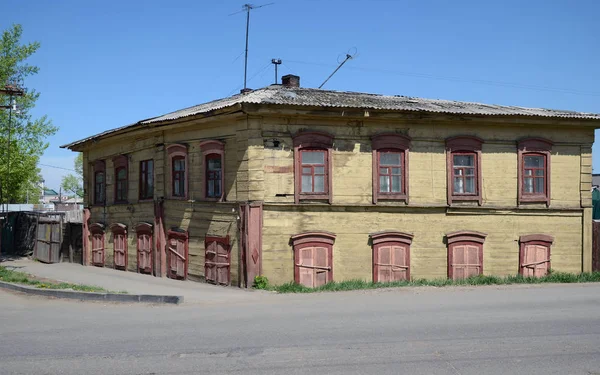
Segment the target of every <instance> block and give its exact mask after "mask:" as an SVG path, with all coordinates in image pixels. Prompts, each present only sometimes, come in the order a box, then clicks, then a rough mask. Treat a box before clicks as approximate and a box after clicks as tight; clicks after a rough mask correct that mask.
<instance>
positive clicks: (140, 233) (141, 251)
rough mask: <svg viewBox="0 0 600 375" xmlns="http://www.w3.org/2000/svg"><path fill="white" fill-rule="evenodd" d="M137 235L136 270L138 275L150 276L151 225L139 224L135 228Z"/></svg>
mask: <svg viewBox="0 0 600 375" xmlns="http://www.w3.org/2000/svg"><path fill="white" fill-rule="evenodd" d="M135 231H136V233H137V270H138V272H139V273H146V274H149V275H151V274H152V243H153V242H152V241H153V238H152V224H149V223H140V224H138V225H137V226H136V227H135Z"/></svg>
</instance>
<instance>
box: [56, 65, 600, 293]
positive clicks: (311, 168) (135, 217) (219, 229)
mask: <svg viewBox="0 0 600 375" xmlns="http://www.w3.org/2000/svg"><path fill="white" fill-rule="evenodd" d="M299 81H300V79H299V77H297V76H291V75H288V76H285V77H283V84H282V85H272V86H269V87H265V88H261V89H258V90H253V91H249V92H244V93H241V94H237V95H234V96H231V97H228V98H225V99H220V100H215V101H212V102H208V103H205V104H200V105H197V106H194V107H190V108H186V109H182V110H178V111H175V112H172V113H168V114H166V115H163V116H159V117H154V118H150V119H147V120H142V121H139V122H137V123H135V124H132V125H128V126H124V127H120V128H117V129H113V130H107V131H105V132H103V133H100V134H97V135H94V136H91V137H89V138H86V139H83V140H80V141H77V142H73V143H71V144H68V145H65V146H63V147H67V148H69V149H71V150H73V151H79V152H83V160H84V186H85V197H84V204H85V206H86V207H87V208H88V210H89V212H88V213H87V215H88V216H87V218H89V219H87V220H86V227H85V230H84V233H85V237H84V238H85V241H84V244H85V246H86V251H85V261H86V263H87V264H93V265H96V266H109V267H115V268H117V269H122V270H127V271H134V272H136V271H137V272H141V273H149V274H154V275H157V276H168V277H172V278H180V279H185V278H188V277H189V278H194V279H203V280H206V281H209V282H212V283H217V284H233V285H240V286H251V285H252V281H253V278H254V276H256V275H258V274H262V275H265V276H267V277H268V278H269V280H270V281H271V282H272V283H274V284H281V283H285V282H290V281H296V282H298V283H301V284H304V285H307V286H318V285H322V284H324V283H326V282H328V281H331V280H336V281H341V280H349V279H366V280H374V281H391V280H401V279H409V278H438V277H450V278H454V279H457V278H463V277H468V276H471V275H480V274H487V275H512V274H517V273H520V274H523V275H526V276H541V275H544V274H545V273H546V272H547V271H548V269H550V267H552V269H555V270H558V271H568V272H581V271H590V270H591V262H592V256H591V254H592V236H591V230H592V196H591V185H592V167H591V163H592V156H591V155H592V151H591V147H592V143H593V142H594V129H596V128H598V127H600V115H597V114H590V113H579V112H572V111H558V110H548V109H535V108H523V107H514V106H500V105H487V104H478V103H467V102H456V101H447V100H432V99H421V98H412V97H403V96H382V95H372V94H365V93H355V92H337V91H325V90H318V89H310V88H301V87H299Z"/></svg>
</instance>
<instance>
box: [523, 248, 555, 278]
mask: <svg viewBox="0 0 600 375" xmlns="http://www.w3.org/2000/svg"><path fill="white" fill-rule="evenodd" d="M523 251H524V254H523V264H521V273H522V274H523V276H525V277H542V276H546V275H547V274H548V266H549V264H550V249H549V247H547V246H542V245H525V248H524V250H523Z"/></svg>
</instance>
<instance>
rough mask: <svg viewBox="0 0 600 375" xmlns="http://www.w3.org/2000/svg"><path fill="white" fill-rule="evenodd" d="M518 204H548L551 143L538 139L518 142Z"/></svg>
mask: <svg viewBox="0 0 600 375" xmlns="http://www.w3.org/2000/svg"><path fill="white" fill-rule="evenodd" d="M517 148H518V158H519V187H518V191H519V194H518V195H519V203H521V202H543V203H546V204H547V205H549V204H550V151H552V142H551V141H549V140H546V139H540V138H528V139H523V140H521V141H519V143H518V145H517Z"/></svg>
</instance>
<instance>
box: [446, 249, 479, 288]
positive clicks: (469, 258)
mask: <svg viewBox="0 0 600 375" xmlns="http://www.w3.org/2000/svg"><path fill="white" fill-rule="evenodd" d="M449 255H450V262H451V263H450V275H449V276H450V277H451V278H452V279H453V280H458V279H466V278H469V277H471V276H477V275H481V273H482V268H483V267H482V259H481V247H480V246H478V245H472V244H456V245H452V246H451V248H450V254H449Z"/></svg>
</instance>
